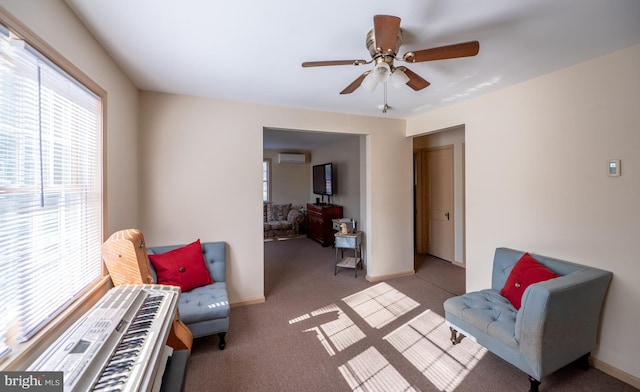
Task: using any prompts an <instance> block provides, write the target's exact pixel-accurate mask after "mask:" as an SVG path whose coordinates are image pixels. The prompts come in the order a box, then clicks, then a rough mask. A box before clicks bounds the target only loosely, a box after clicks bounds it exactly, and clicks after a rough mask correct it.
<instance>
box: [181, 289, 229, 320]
mask: <svg viewBox="0 0 640 392" xmlns="http://www.w3.org/2000/svg"><path fill="white" fill-rule="evenodd" d="M178 308H179V310H180V319H181V320H182V321H184V322H185V323H186V324H192V323H197V322H199V321H207V320H214V319H220V318H225V317H229V297H228V296H227V286H226V283H225V282H215V283H213V284H210V285H207V286H202V287H198V288H195V289H193V290H191V291H189V292H188V293H182V295H181V296H180V299H179V300H178Z"/></svg>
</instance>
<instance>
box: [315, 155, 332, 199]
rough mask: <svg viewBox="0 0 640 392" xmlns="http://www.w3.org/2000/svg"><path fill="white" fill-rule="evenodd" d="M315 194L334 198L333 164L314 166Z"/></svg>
mask: <svg viewBox="0 0 640 392" xmlns="http://www.w3.org/2000/svg"><path fill="white" fill-rule="evenodd" d="M313 193H314V194H316V195H327V196H333V193H334V183H333V164H331V163H323V164H322V165H314V166H313Z"/></svg>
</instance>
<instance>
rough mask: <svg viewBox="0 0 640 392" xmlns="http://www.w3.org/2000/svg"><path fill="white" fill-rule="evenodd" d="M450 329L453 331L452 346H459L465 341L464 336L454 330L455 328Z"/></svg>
mask: <svg viewBox="0 0 640 392" xmlns="http://www.w3.org/2000/svg"><path fill="white" fill-rule="evenodd" d="M449 329H450V330H451V338H450V339H449V340H451V343H452V344H458V343H460V342H461V341H462V339H464V335H463V334H461V333H460V332H458V331H456V330H455V329H453V327H449Z"/></svg>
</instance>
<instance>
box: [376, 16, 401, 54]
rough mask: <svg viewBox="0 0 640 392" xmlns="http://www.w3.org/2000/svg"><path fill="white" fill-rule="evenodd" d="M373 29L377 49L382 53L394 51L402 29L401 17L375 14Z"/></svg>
mask: <svg viewBox="0 0 640 392" xmlns="http://www.w3.org/2000/svg"><path fill="white" fill-rule="evenodd" d="M373 31H374V33H375V38H376V49H380V52H381V53H382V54H385V53H389V52H391V53H394V52H395V50H396V43H397V42H398V32H399V31H400V18H398V17H397V16H391V15H375V16H374V17H373Z"/></svg>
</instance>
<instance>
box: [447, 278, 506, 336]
mask: <svg viewBox="0 0 640 392" xmlns="http://www.w3.org/2000/svg"><path fill="white" fill-rule="evenodd" d="M444 310H445V313H449V314H451V315H453V316H455V317H456V318H457V319H459V320H462V321H463V322H464V323H467V324H468V325H471V326H473V327H475V328H476V329H478V330H480V331H485V332H486V333H487V334H489V335H490V336H493V337H494V338H496V339H498V340H500V341H501V342H504V343H506V344H508V345H510V346H512V347H517V345H518V342H517V341H516V338H515V326H516V315H517V311H516V309H515V308H514V306H513V305H512V304H511V303H510V302H509V300H507V299H506V298H504V297H503V296H501V295H500V292H498V291H497V290H495V289H486V290H481V291H475V292H471V293H467V294H464V295H461V296H458V297H453V298H449V299H447V300H446V301H445V302H444ZM457 327H459V328H460V329H462V330H464V329H465V325H457Z"/></svg>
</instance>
